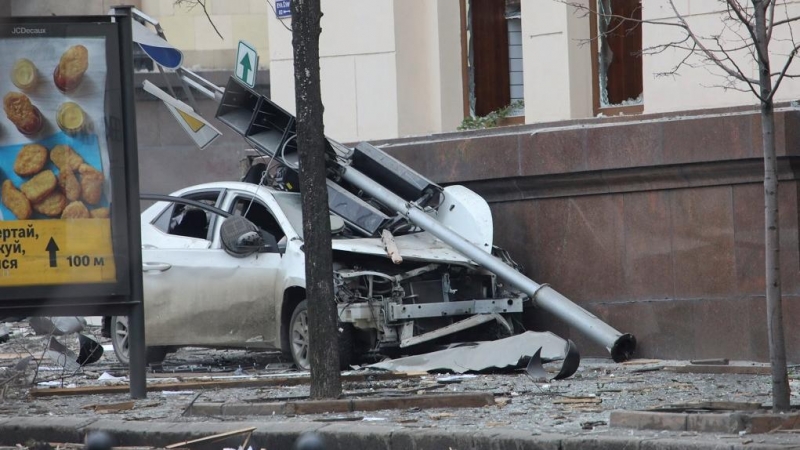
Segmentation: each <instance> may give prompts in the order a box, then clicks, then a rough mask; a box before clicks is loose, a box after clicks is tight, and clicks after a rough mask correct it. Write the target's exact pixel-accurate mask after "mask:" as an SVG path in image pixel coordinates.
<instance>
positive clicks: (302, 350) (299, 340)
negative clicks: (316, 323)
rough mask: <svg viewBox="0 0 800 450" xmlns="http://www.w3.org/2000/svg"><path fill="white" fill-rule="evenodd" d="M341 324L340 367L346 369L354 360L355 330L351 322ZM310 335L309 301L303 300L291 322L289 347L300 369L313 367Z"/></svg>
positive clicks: (296, 308)
mask: <svg viewBox="0 0 800 450" xmlns="http://www.w3.org/2000/svg"><path fill="white" fill-rule="evenodd" d="M339 326H340V328H341V329H342V331H341V332H340V333H339V368H340V369H342V370H344V369H348V368H349V367H350V364H351V362H352V360H353V349H354V345H355V344H354V336H353V334H354V331H353V326H352V325H350V324H339ZM308 336H309V334H308V301H307V300H303V301H302V302H300V303H299V304H298V305H297V307H295V309H294V313H292V319H291V320H290V322H289V348H290V349H291V353H292V360H294V364H295V365H296V366H297V368H298V369H300V370H310V369H311V359H310V356H311V355H310V354H309V346H308V342H309V339H308Z"/></svg>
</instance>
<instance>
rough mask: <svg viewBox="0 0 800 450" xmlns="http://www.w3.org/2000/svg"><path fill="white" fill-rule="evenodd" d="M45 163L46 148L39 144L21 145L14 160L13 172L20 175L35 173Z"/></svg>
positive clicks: (25, 175) (40, 169) (27, 175)
mask: <svg viewBox="0 0 800 450" xmlns="http://www.w3.org/2000/svg"><path fill="white" fill-rule="evenodd" d="M45 164H47V149H46V148H44V146H42V145H39V144H28V145H25V146H23V147H22V149H21V150H20V151H19V153H18V154H17V159H16V160H15V161H14V172H16V174H17V175H19V176H21V177H29V176H31V175H35V174H37V173H39V172H41V171H42V169H44V165H45Z"/></svg>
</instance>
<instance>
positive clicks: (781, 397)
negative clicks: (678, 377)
mask: <svg viewBox="0 0 800 450" xmlns="http://www.w3.org/2000/svg"><path fill="white" fill-rule="evenodd" d="M753 5H754V6H755V32H756V33H755V34H756V43H755V45H756V46H758V48H759V49H760V50H761V51H760V55H759V56H758V57H757V59H758V74H759V88H760V96H761V135H762V136H761V137H762V144H763V146H764V219H765V224H764V225H765V239H764V245H765V255H764V258H765V265H766V285H767V330H768V332H769V354H770V363H771V365H772V410H773V412H785V411H788V410H789V379H788V376H787V373H786V345H785V343H784V338H783V309H782V307H781V266H780V226H779V222H778V173H777V166H778V164H777V160H776V157H775V116H774V110H773V101H772V97H770V94H771V93H772V78H771V77H770V62H769V49H768V42H767V27H766V5H765V2H764V1H763V0H754V1H753Z"/></svg>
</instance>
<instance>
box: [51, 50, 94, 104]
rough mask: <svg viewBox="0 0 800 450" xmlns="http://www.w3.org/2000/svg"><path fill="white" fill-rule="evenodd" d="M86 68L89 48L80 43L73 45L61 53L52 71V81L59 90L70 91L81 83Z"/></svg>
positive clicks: (87, 66)
mask: <svg viewBox="0 0 800 450" xmlns="http://www.w3.org/2000/svg"><path fill="white" fill-rule="evenodd" d="M88 68H89V50H87V49H86V47H84V46H82V45H73V46H72V47H70V48H68V49H67V51H65V52H64V53H63V54H62V55H61V60H60V61H59V62H58V65H57V66H56V68H55V70H54V71H53V82H54V83H55V85H56V87H57V88H58V89H59V90H60V91H61V92H69V91H72V90H73V89H75V88H76V87H78V85H80V84H81V80H83V74H85V73H86V69H88Z"/></svg>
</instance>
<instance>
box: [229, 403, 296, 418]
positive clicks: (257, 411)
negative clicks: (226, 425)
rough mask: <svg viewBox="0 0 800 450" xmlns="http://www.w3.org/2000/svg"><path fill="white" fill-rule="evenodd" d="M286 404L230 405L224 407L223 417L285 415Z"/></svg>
mask: <svg viewBox="0 0 800 450" xmlns="http://www.w3.org/2000/svg"><path fill="white" fill-rule="evenodd" d="M285 413H286V403H229V404H223V405H222V412H221V415H223V416H271V415H273V414H285Z"/></svg>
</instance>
